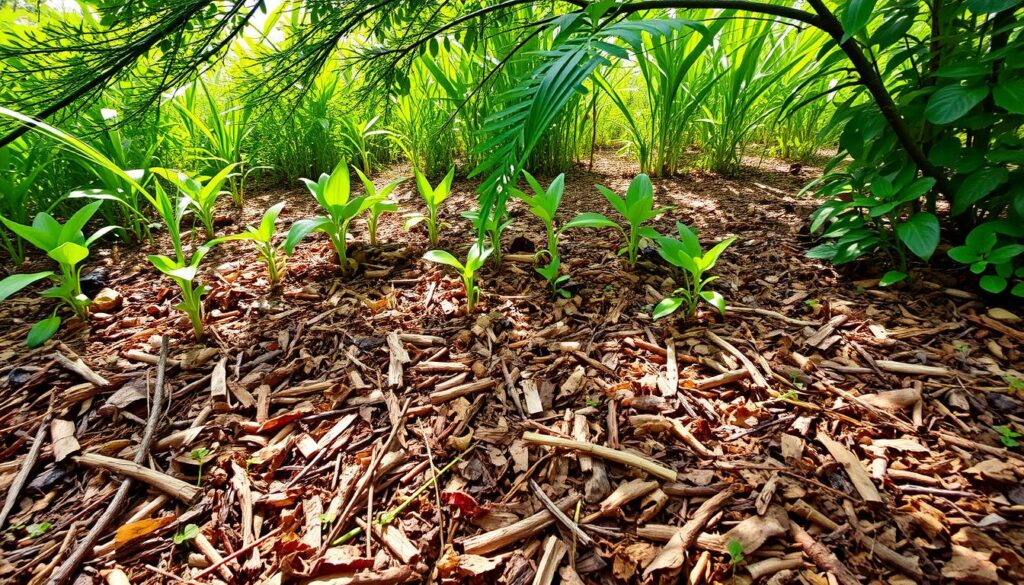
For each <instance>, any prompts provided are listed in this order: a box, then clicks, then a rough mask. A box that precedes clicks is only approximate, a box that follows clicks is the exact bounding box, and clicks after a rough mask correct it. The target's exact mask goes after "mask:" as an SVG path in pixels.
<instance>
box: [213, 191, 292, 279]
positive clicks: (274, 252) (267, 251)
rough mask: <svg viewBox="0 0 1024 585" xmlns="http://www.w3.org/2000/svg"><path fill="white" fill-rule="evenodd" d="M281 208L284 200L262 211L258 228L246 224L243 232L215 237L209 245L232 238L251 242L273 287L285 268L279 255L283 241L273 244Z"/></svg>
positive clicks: (283, 261)
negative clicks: (275, 226)
mask: <svg viewBox="0 0 1024 585" xmlns="http://www.w3.org/2000/svg"><path fill="white" fill-rule="evenodd" d="M282 209H284V201H282V202H280V203H278V204H277V205H274V206H272V207H271V208H270V209H267V210H266V211H265V212H264V213H263V219H261V220H260V225H259V227H258V228H254V227H252V226H251V225H250V226H246V228H245V231H244V232H242V233H240V234H233V235H230V236H224V237H222V238H217V239H216V240H214V241H213V242H211V243H210V245H213V244H218V243H220V242H229V241H232V240H248V241H250V242H252V243H253V245H254V246H255V247H256V253H257V254H259V256H260V260H262V261H263V263H264V264H265V265H266V266H267V275H268V278H269V279H270V286H271V287H275V286H277V285H278V284H280V282H281V276H282V272H283V271H284V268H285V260H284V259H283V258H281V257H280V252H281V248H282V247H283V243H279V244H277V245H274V224H275V223H276V222H277V216H278V215H280V214H281V210H282Z"/></svg>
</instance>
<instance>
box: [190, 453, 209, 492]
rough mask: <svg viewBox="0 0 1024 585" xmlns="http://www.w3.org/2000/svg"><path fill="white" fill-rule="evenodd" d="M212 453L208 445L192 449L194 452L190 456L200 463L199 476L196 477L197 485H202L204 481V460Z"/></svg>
mask: <svg viewBox="0 0 1024 585" xmlns="http://www.w3.org/2000/svg"><path fill="white" fill-rule="evenodd" d="M209 454H210V450H209V449H207V448H206V447H197V448H195V449H192V452H191V453H189V454H188V456H189V457H190V458H191V459H192V460H193V461H195V462H197V463H198V464H199V477H198V478H196V485H197V486H198V485H202V483H203V462H204V461H205V460H206V456H207V455H209Z"/></svg>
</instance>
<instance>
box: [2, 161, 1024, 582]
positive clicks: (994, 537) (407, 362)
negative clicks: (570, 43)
mask: <svg viewBox="0 0 1024 585" xmlns="http://www.w3.org/2000/svg"><path fill="white" fill-rule="evenodd" d="M598 162H599V164H598V165H597V169H596V172H595V173H586V172H583V171H576V172H573V173H571V174H570V176H569V178H568V181H567V193H566V198H565V205H564V209H563V210H562V211H561V213H562V215H563V216H564V217H569V216H571V215H573V214H575V213H576V212H578V211H594V210H599V211H604V212H610V210H608V209H606V207H605V205H604V202H603V199H601V197H600V196H599V195H598V194H597V193H596V191H594V189H593V188H592V185H593V184H594V183H597V182H600V183H601V184H604V185H606V186H608V187H610V188H613V189H619V190H622V189H624V188H625V186H626V185H627V184H628V181H629V179H630V178H631V175H632V172H633V171H632V166H631V165H628V164H626V163H623V162H620V161H617V160H616V159H611V158H605V159H601V160H599V161H598ZM802 172H803V173H804V176H801V177H794V176H791V175H790V173H789V167H788V166H787V165H784V164H782V163H775V162H772V161H765V162H764V163H763V164H761V165H760V168H751V169H747V170H746V171H745V172H744V174H743V175H742V176H740V177H738V178H735V179H725V178H721V177H717V176H713V175H706V174H699V173H694V174H691V175H688V176H685V177H681V178H673V179H657V180H655V186H656V198H657V200H658V202H659V203H661V204H673V205H675V206H676V208H675V209H674V210H673V211H672V212H670V213H668V214H666V216H665V217H664V218H661V219H660V221H659V222H658V225H657V227H658V228H659V229H660V230H661V231H663V232H668V231H669V230H670V229H671V228H672V224H673V222H675V221H683V222H685V223H687V224H689V225H692V226H695V227H697V228H699V230H700V232H701V234H700V235H701V239H702V240H704V241H706V242H711V241H718V240H720V239H722V238H724V237H727V236H738V237H739V238H740V240H739V241H738V242H737V243H736V244H735V245H734V246H733V247H732V248H730V249H729V251H727V252H726V254H725V255H724V256H723V257H722V260H721V261H720V263H719V265H718V267H717V273H718V274H720V275H721V279H720V280H719V281H718V282H717V283H715V285H714V286H715V288H716V290H719V291H721V292H723V293H724V294H725V295H726V297H727V298H728V299H729V300H730V309H729V312H728V313H727V315H726V316H725V317H724V318H722V317H719V316H717V315H716V314H713V313H709V312H701V313H699V314H698V315H697V317H696V318H694V319H692V320H690V321H688V322H680V321H678V320H675V321H668V320H666V321H663V322H657V323H655V322H653V321H652V320H651V319H650V317H649V312H650V310H651V307H652V306H653V304H655V303H656V302H657V301H658V300H659V299H660V298H661V297H662V296H663V295H664V294H665V293H667V292H668V291H669V290H670V288H671V280H670V279H671V278H672V274H671V273H670V272H669V271H668V270H667V269H666V267H665V266H664V265H662V264H661V263H660V262H658V259H657V256H656V255H655V254H646V255H644V256H643V257H642V259H641V262H640V265H639V267H638V268H637V269H636V270H634V271H630V270H627V269H625V267H624V264H623V262H622V261H621V259H619V258H616V257H615V255H614V250H615V249H616V248H617V247H618V246H619V245H620V242H619V240H618V238H619V237H620V236H619V235H618V234H615V233H612V232H610V231H595V230H577V231H575V232H568V233H567V235H566V237H565V238H563V241H564V251H563V258H564V262H565V263H566V264H567V267H568V269H569V271H570V273H571V274H572V280H573V282H574V283H575V284H576V287H575V289H574V290H576V292H577V294H576V296H574V297H573V298H572V299H569V300H557V301H556V300H554V299H553V298H552V297H551V295H550V293H549V292H548V289H547V287H546V284H545V283H544V282H543V281H542V280H541V279H540V278H539V277H538V276H537V275H536V274H535V273H534V272H533V270H532V268H531V266H530V265H529V264H527V263H523V262H515V261H509V262H507V263H506V264H505V266H504V267H503V268H502V270H501V271H500V272H498V271H496V270H495V269H493V268H488V269H487V270H485V272H484V274H483V275H482V276H481V280H480V283H481V287H482V289H483V291H484V296H483V303H482V305H481V307H480V309H479V311H478V312H477V313H476V314H474V315H469V316H466V315H463V314H462V313H461V308H462V307H463V305H464V303H463V299H462V298H460V297H461V292H460V283H459V282H458V281H457V280H456V279H455V278H454V277H453V276H451V275H450V274H449V273H446V272H444V271H443V270H441V269H439V268H438V267H436V266H434V265H428V264H427V263H425V262H423V261H420V260H418V257H419V256H420V255H421V254H422V252H423V246H424V244H425V238H424V236H423V234H421V233H418V232H414V233H412V234H407V233H404V232H402V231H401V229H400V223H401V219H400V218H399V217H398V216H385V217H384V219H383V220H382V229H381V234H380V236H381V241H382V242H387V243H386V244H384V245H382V246H381V247H380V248H369V247H367V246H365V245H359V244H356V245H355V246H354V250H353V252H354V256H355V257H356V258H357V259H359V261H360V262H361V264H362V268H361V271H360V273H359V274H358V275H356V276H355V277H352V278H345V279H342V278H339V277H338V276H337V275H336V266H335V265H334V263H333V256H334V254H333V251H332V250H331V249H330V248H329V245H328V244H327V243H326V242H324V241H321V240H311V242H310V244H309V245H306V246H304V247H301V248H300V249H299V252H298V254H297V255H296V257H294V258H292V259H291V260H290V262H289V264H290V265H289V269H288V275H287V278H286V280H285V285H284V287H283V289H282V290H280V291H278V292H275V293H271V292H270V291H268V289H267V282H266V277H265V275H264V272H263V268H262V265H260V264H258V263H257V262H256V260H255V255H254V253H252V251H251V250H250V249H248V248H247V247H245V246H244V245H243V244H241V243H239V244H237V245H236V244H231V245H226V246H223V247H222V248H219V249H217V250H216V251H215V253H214V254H215V255H216V256H215V258H216V261H215V262H211V263H210V268H208V269H206V270H205V278H206V282H207V283H209V284H211V285H212V286H213V289H214V292H213V293H212V294H211V295H210V297H209V300H208V320H209V323H210V324H211V326H210V330H211V332H212V334H211V336H210V339H209V340H208V341H207V343H206V344H205V345H199V344H196V343H195V342H194V341H192V340H191V337H190V336H191V333H190V328H189V326H188V324H187V322H186V320H185V319H184V318H183V317H182V316H181V315H180V314H178V313H177V312H176V311H174V310H173V309H172V308H171V306H172V305H173V303H174V302H175V301H174V300H173V298H171V297H172V294H173V293H172V291H171V289H170V288H169V287H168V286H167V284H166V283H165V282H164V281H163V280H162V279H161V278H159V277H158V276H157V274H156V273H155V272H154V271H153V270H151V269H149V268H147V265H146V264H145V263H143V262H141V261H140V260H141V258H142V254H144V253H146V252H148V251H147V250H134V249H132V250H127V249H113V250H109V251H107V252H105V253H103V254H100V255H98V256H99V259H100V263H101V264H103V265H104V266H105V267H106V268H107V269H108V271H109V274H108V276H107V278H106V279H105V280H106V281H105V282H104V283H102V284H103V286H105V287H107V288H109V289H110V292H108V293H105V294H104V306H103V307H101V308H102V309H103V310H102V311H101V312H98V313H96V314H94V315H93V317H92V319H91V322H90V323H89V324H88V325H86V324H81V323H79V324H77V327H74V326H72V327H69V328H68V330H67V331H66V332H65V333H63V334H62V335H63V338H62V339H63V340H62V341H59V342H52V343H50V344H49V345H47V346H45V347H43V348H40V349H38V350H28V349H26V348H25V347H24V346H22V345H21V340H22V338H23V336H24V333H25V331H26V329H27V327H28V324H29V323H31V322H32V319H33V318H34V317H37V316H38V315H39V314H41V312H42V311H43V310H45V307H40V306H38V305H37V304H36V303H34V302H31V301H29V300H27V299H28V297H25V298H24V299H18V300H14V301H13V302H11V303H8V304H6V305H5V306H4V308H3V311H4V314H3V320H2V323H3V325H2V333H0V335H2V341H0V344H2V345H0V353H2V356H3V359H2V360H0V362H2V363H3V364H4V365H3V366H2V369H0V373H2V374H3V382H2V386H0V389H2V393H0V397H2V398H0V400H2V402H0V437H2V441H3V443H2V445H0V448H2V450H3V455H4V456H3V457H2V462H0V486H2V487H3V490H4V491H5V493H13V494H14V496H13V497H12V499H11V506H10V510H9V515H7V518H6V519H5V522H4V525H3V529H4V532H3V539H4V540H3V545H2V554H3V556H2V559H0V580H3V581H4V582H10V583H29V582H33V583H45V582H47V580H48V579H50V578H51V577H53V576H54V575H56V574H57V571H59V570H60V569H61V567H63V566H64V565H65V563H66V561H67V559H68V558H69V557H71V556H72V555H75V554H76V553H79V549H80V548H81V546H80V545H81V543H82V541H83V538H84V537H85V535H86V533H87V532H88V531H89V530H90V529H91V528H93V527H94V526H96V525H97V522H98V520H99V519H100V517H101V516H102V515H103V514H104V513H105V512H106V511H107V510H108V509H109V508H110V507H111V502H112V501H114V502H115V503H116V500H115V499H114V498H115V493H116V492H117V491H118V489H119V486H121V485H122V483H123V480H124V479H125V478H127V477H130V478H132V483H131V488H130V490H129V491H128V493H127V496H126V498H125V503H124V504H123V505H120V506H117V507H115V509H114V510H113V512H112V513H113V515H114V516H115V517H114V519H113V521H112V522H111V523H110V525H109V526H108V527H107V528H106V529H104V530H102V531H101V532H102V534H100V538H99V540H98V542H97V543H96V544H95V545H94V546H93V547H91V548H90V549H89V550H86V551H84V552H85V553H86V554H84V559H85V564H84V567H83V569H82V570H81V571H79V573H78V576H77V579H78V582H80V583H116V584H121V583H171V582H175V581H176V580H177V581H184V582H192V583H213V582H230V583H280V582H307V583H321V584H332V585H339V584H343V583H346V584H347V583H374V584H383V583H401V582H407V581H409V582H434V583H436V582H445V583H462V582H480V583H483V582H493V583H506V584H518V583H550V582H553V581H559V582H563V583H616V582H622V583H629V582H640V581H644V580H646V581H649V582H664V583H669V582H671V583H675V582H689V583H694V584H701V583H722V582H736V583H748V582H758V583H785V582H796V580H799V581H800V582H803V583H812V584H818V583H820V584H826V583H842V584H852V583H864V582H885V583H924V582H938V581H942V580H944V581H950V582H957V581H963V582H971V583H1017V582H1021V581H1022V580H1024V563H1022V559H1021V553H1020V551H1021V550H1024V530H1022V527H1021V524H1020V520H1021V514H1022V512H1024V490H1022V488H1021V487H1020V483H1021V479H1022V476H1024V457H1022V455H1021V451H1020V448H1019V447H1017V448H1006V447H1004V446H1003V445H1002V444H1001V443H1000V440H999V433H998V430H997V429H994V427H1005V428H1008V429H1010V430H1013V429H1016V430H1018V431H1019V430H1020V429H1021V427H1020V424H1021V419H1020V416H1021V409H1020V404H1021V396H1020V393H1019V392H1020V390H1019V388H1018V386H1017V383H1015V382H1014V380H1024V375H1022V374H1021V371H1022V370H1024V368H1022V363H1021V361H1022V360H1021V353H1020V350H1019V347H1020V346H1021V341H1022V338H1024V326H1022V324H1021V322H1020V321H1019V320H1018V319H1017V316H1016V315H1014V312H1012V311H1015V310H1014V309H1013V307H1008V309H1010V310H1009V311H1008V310H1004V309H995V308H992V307H991V306H986V305H985V304H984V303H983V302H982V299H979V298H976V297H975V296H974V295H973V294H971V293H968V292H964V291H963V290H960V288H958V285H957V281H956V279H954V278H953V277H951V276H950V274H949V273H938V272H923V273H921V274H920V275H919V278H918V279H917V281H916V283H914V284H913V285H911V286H907V287H906V288H903V289H881V288H879V287H878V286H877V277H878V275H879V273H878V272H867V271H870V270H873V268H874V267H870V266H861V267H859V268H851V269H849V271H846V270H844V271H842V272H837V271H836V270H834V269H832V268H830V267H828V266H824V265H822V264H820V263H818V262H817V261H812V260H808V259H806V258H805V257H804V256H803V252H804V251H805V250H806V249H807V248H808V247H809V246H810V245H811V241H810V238H809V236H808V235H807V234H806V229H807V228H806V226H807V222H806V216H807V214H808V212H809V211H810V210H811V209H812V208H813V205H814V203H813V201H811V200H809V199H804V198H801V197H797V196H796V195H795V193H796V192H797V191H798V190H799V188H800V187H801V185H802V184H803V183H804V182H806V180H807V176H806V175H807V174H808V173H812V172H813V169H806V168H805V169H804V170H803V171H802ZM458 187H459V189H458V193H457V196H456V197H455V198H453V200H452V203H450V204H448V205H447V206H446V208H445V210H444V212H443V217H444V219H445V220H446V221H447V222H448V223H449V224H451V226H450V227H449V228H448V229H447V231H445V232H444V233H443V235H442V245H441V247H444V248H446V249H449V250H452V251H453V252H454V253H456V255H459V254H460V253H462V252H464V251H465V249H466V248H467V247H468V246H469V244H470V241H469V237H468V234H469V230H468V229H467V228H466V226H465V224H464V221H463V220H462V219H461V218H459V217H458V214H457V210H459V209H460V207H459V205H460V204H461V203H466V202H468V201H470V200H471V197H472V188H473V185H471V184H467V183H461V184H459V185H458ZM411 189H412V187H411V185H409V184H406V185H404V186H403V187H401V188H400V198H401V199H402V202H403V204H404V205H405V206H406V207H407V208H412V206H414V205H415V199H414V195H415V194H414V193H413V192H412V191H411ZM280 198H284V199H286V200H287V201H288V202H289V207H287V208H286V210H285V213H284V214H283V215H282V217H283V218H284V221H285V222H286V223H287V222H290V221H291V220H293V219H295V218H298V217H301V216H302V213H301V212H302V210H303V208H305V207H307V206H308V203H307V201H306V200H307V198H308V195H307V194H304V193H301V192H299V191H297V190H296V191H294V192H268V193H265V194H264V195H263V196H261V197H258V198H255V199H254V200H252V201H250V205H249V206H248V208H247V210H246V215H245V218H235V224H234V225H225V226H223V227H222V228H221V229H224V230H235V229H238V227H239V226H240V225H242V222H241V221H240V220H242V219H244V220H245V221H252V220H254V219H255V218H257V217H259V215H260V214H261V212H262V209H263V208H264V207H266V206H269V205H271V204H273V203H276V202H277V201H278V200H280ZM511 214H512V216H513V219H514V223H513V225H512V227H511V228H510V229H509V231H508V232H507V233H506V242H505V243H506V246H508V245H509V244H511V243H512V242H513V240H516V239H517V238H520V237H523V238H526V240H522V239H520V240H518V241H517V242H516V244H515V246H516V247H519V252H520V255H519V256H513V258H521V257H522V255H523V253H524V250H525V251H526V254H527V255H526V256H525V257H526V258H529V256H528V248H529V247H530V246H531V244H532V245H533V246H537V245H538V244H540V243H541V238H542V236H541V229H540V226H539V225H535V222H533V221H532V218H531V217H530V216H529V215H528V214H527V213H525V212H524V210H522V209H521V208H519V207H517V206H513V207H512V211H511ZM364 235H365V233H364V231H363V227H362V226H357V230H356V234H355V236H356V241H358V242H361V241H362V240H363V239H364ZM95 261H96V259H95V258H94V263H95ZM879 268H880V267H879ZM857 269H859V270H862V272H859V273H858V272H853V270H857ZM1015 312H1018V313H1019V311H1015ZM72 325H74V324H72ZM163 334H166V335H168V336H169V337H170V350H169V357H168V359H167V360H166V385H165V387H164V390H165V391H164V394H165V395H166V396H167V399H166V400H164V401H162V403H161V408H162V409H163V413H159V412H158V413H157V415H158V416H156V417H154V420H155V436H154V439H153V441H152V443H151V445H149V447H148V449H144V450H143V452H141V453H140V448H141V447H143V446H144V445H141V444H140V441H141V440H142V438H143V435H144V434H145V433H144V431H145V429H146V427H147V424H148V421H149V420H150V414H151V408H150V407H151V406H152V405H153V404H154V401H155V400H156V398H155V385H156V370H157V369H158V368H157V364H158V362H159V361H160V360H159V346H160V338H161V335H163ZM136 456H140V459H139V462H138V464H135V463H133V460H134V458H135V457H136ZM27 462H28V463H32V465H27V464H26V463H27ZM434 477H437V478H438V479H437V481H436V482H432V481H430V480H431V478H434ZM197 484H198V485H197ZM5 515H6V514H5Z"/></svg>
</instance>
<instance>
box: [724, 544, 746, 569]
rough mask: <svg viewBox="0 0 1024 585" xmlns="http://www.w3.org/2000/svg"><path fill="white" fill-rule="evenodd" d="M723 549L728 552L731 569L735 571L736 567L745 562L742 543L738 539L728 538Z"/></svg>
mask: <svg viewBox="0 0 1024 585" xmlns="http://www.w3.org/2000/svg"><path fill="white" fill-rule="evenodd" d="M725 550H726V552H728V553H729V564H731V565H732V571H733V572H734V573H735V572H736V569H737V568H738V567H739V566H740V565H742V564H743V563H744V562H746V559H745V558H744V557H743V543H741V542H740V541H738V540H730V541H729V542H727V543H726V545H725Z"/></svg>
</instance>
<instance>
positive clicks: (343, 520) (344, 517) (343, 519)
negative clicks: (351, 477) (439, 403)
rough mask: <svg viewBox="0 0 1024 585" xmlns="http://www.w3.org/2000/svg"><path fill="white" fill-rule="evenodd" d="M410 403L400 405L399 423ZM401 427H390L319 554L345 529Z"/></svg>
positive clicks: (399, 425) (408, 401) (321, 545)
mask: <svg viewBox="0 0 1024 585" xmlns="http://www.w3.org/2000/svg"><path fill="white" fill-rule="evenodd" d="M411 402H412V400H411V399H409V398H406V399H405V404H404V405H402V411H401V413H400V414H399V415H398V421H399V423H401V422H402V421H404V419H405V414H406V413H407V412H408V411H409V404H410V403H411ZM402 426H403V425H401V424H394V425H391V434H390V435H388V439H387V441H384V446H383V448H382V449H381V450H380V451H378V452H377V455H376V456H375V457H374V458H373V460H372V461H370V465H369V466H368V467H367V468H366V475H364V476H363V479H365V481H361V482H360V484H359V485H358V486H357V487H356V492H355V493H354V494H352V499H350V500H349V501H348V504H347V505H346V506H345V510H344V511H343V512H342V513H341V515H340V516H338V518H337V521H336V522H335V523H334V525H333V526H332V527H331V532H330V534H329V535H328V537H327V538H325V539H324V541H323V543H321V544H320V550H321V552H322V551H324V550H325V549H326V548H327V547H328V546H330V545H331V543H332V542H334V540H335V539H337V538H338V536H339V535H340V533H341V531H342V529H343V528H344V527H345V524H347V523H348V519H349V515H350V514H351V513H352V511H353V510H354V509H355V507H356V505H357V504H358V503H359V499H360V498H361V497H362V496H363V492H364V491H365V490H366V489H367V488H368V487H369V486H370V484H371V483H373V481H374V477H373V476H374V475H376V472H377V467H379V466H380V462H381V460H382V459H384V455H386V454H387V452H388V451H389V450H390V449H391V444H392V443H394V442H395V438H396V437H398V431H399V429H400V428H402Z"/></svg>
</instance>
